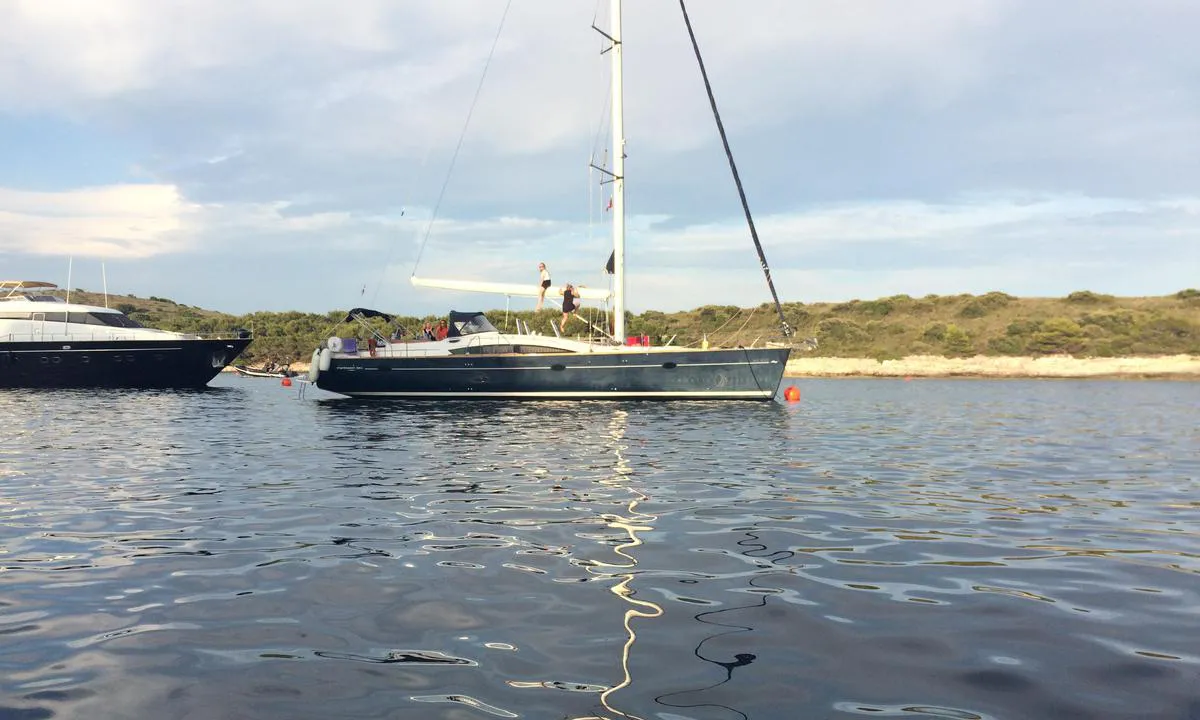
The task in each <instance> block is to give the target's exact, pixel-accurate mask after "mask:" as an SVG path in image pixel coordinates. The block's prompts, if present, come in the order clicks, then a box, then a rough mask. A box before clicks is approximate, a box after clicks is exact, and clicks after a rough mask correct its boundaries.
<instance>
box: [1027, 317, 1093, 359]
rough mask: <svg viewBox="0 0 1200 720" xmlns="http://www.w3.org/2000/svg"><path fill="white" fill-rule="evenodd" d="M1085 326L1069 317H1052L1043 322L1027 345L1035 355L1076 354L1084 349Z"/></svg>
mask: <svg viewBox="0 0 1200 720" xmlns="http://www.w3.org/2000/svg"><path fill="white" fill-rule="evenodd" d="M1083 346H1084V343H1083V328H1081V327H1080V326H1079V323H1077V322H1075V321H1074V320H1071V319H1069V318H1061V317H1060V318H1051V319H1050V320H1047V321H1046V322H1044V323H1042V327H1041V329H1039V330H1038V331H1037V332H1035V333H1034V334H1033V337H1031V338H1030V339H1029V343H1028V344H1027V345H1026V347H1027V348H1028V350H1029V352H1031V353H1033V354H1035V355H1053V354H1057V353H1067V354H1075V353H1077V352H1079V351H1080V350H1082V349H1083Z"/></svg>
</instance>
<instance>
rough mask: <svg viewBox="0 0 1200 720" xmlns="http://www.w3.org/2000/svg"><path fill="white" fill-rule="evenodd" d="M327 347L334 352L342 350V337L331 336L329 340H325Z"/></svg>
mask: <svg viewBox="0 0 1200 720" xmlns="http://www.w3.org/2000/svg"><path fill="white" fill-rule="evenodd" d="M325 347H327V348H329V349H330V350H332V351H334V352H341V351H342V339H341V338H340V337H331V338H329V340H327V341H325ZM321 369H322V370H328V369H329V368H321Z"/></svg>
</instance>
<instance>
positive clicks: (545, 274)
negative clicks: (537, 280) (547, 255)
mask: <svg viewBox="0 0 1200 720" xmlns="http://www.w3.org/2000/svg"><path fill="white" fill-rule="evenodd" d="M538 274H539V275H540V277H541V283H542V289H541V291H540V292H538V301H537V307H535V308H534V309H533V311H534V312H537V311H538V310H541V309H542V302H544V301H545V299H546V290H548V289H549V288H550V271H549V270H547V269H546V263H544V262H541V263H538Z"/></svg>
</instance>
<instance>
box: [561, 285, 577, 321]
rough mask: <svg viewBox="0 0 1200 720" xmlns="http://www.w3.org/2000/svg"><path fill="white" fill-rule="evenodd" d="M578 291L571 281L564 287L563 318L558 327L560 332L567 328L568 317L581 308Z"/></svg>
mask: <svg viewBox="0 0 1200 720" xmlns="http://www.w3.org/2000/svg"><path fill="white" fill-rule="evenodd" d="M576 292H577V291H576V290H575V286H574V285H572V284H571V283H567V284H566V286H565V287H563V291H562V293H563V306H562V310H563V316H562V320H561V321H559V323H558V329H559V331H560V332H563V331H565V330H566V329H567V318H569V317H571V313H573V312H575V311H576V310H578V309H579V299H578V298H579V296H578V295H577V294H576Z"/></svg>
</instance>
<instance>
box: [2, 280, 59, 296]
mask: <svg viewBox="0 0 1200 720" xmlns="http://www.w3.org/2000/svg"><path fill="white" fill-rule="evenodd" d="M38 288H41V289H43V290H56V289H57V288H58V286H57V285H55V284H54V283H51V282H43V281H41V280H0V300H56V301H61V300H62V298H57V297H54V296H53V295H30V294H29V291H31V290H36V289H38Z"/></svg>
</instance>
